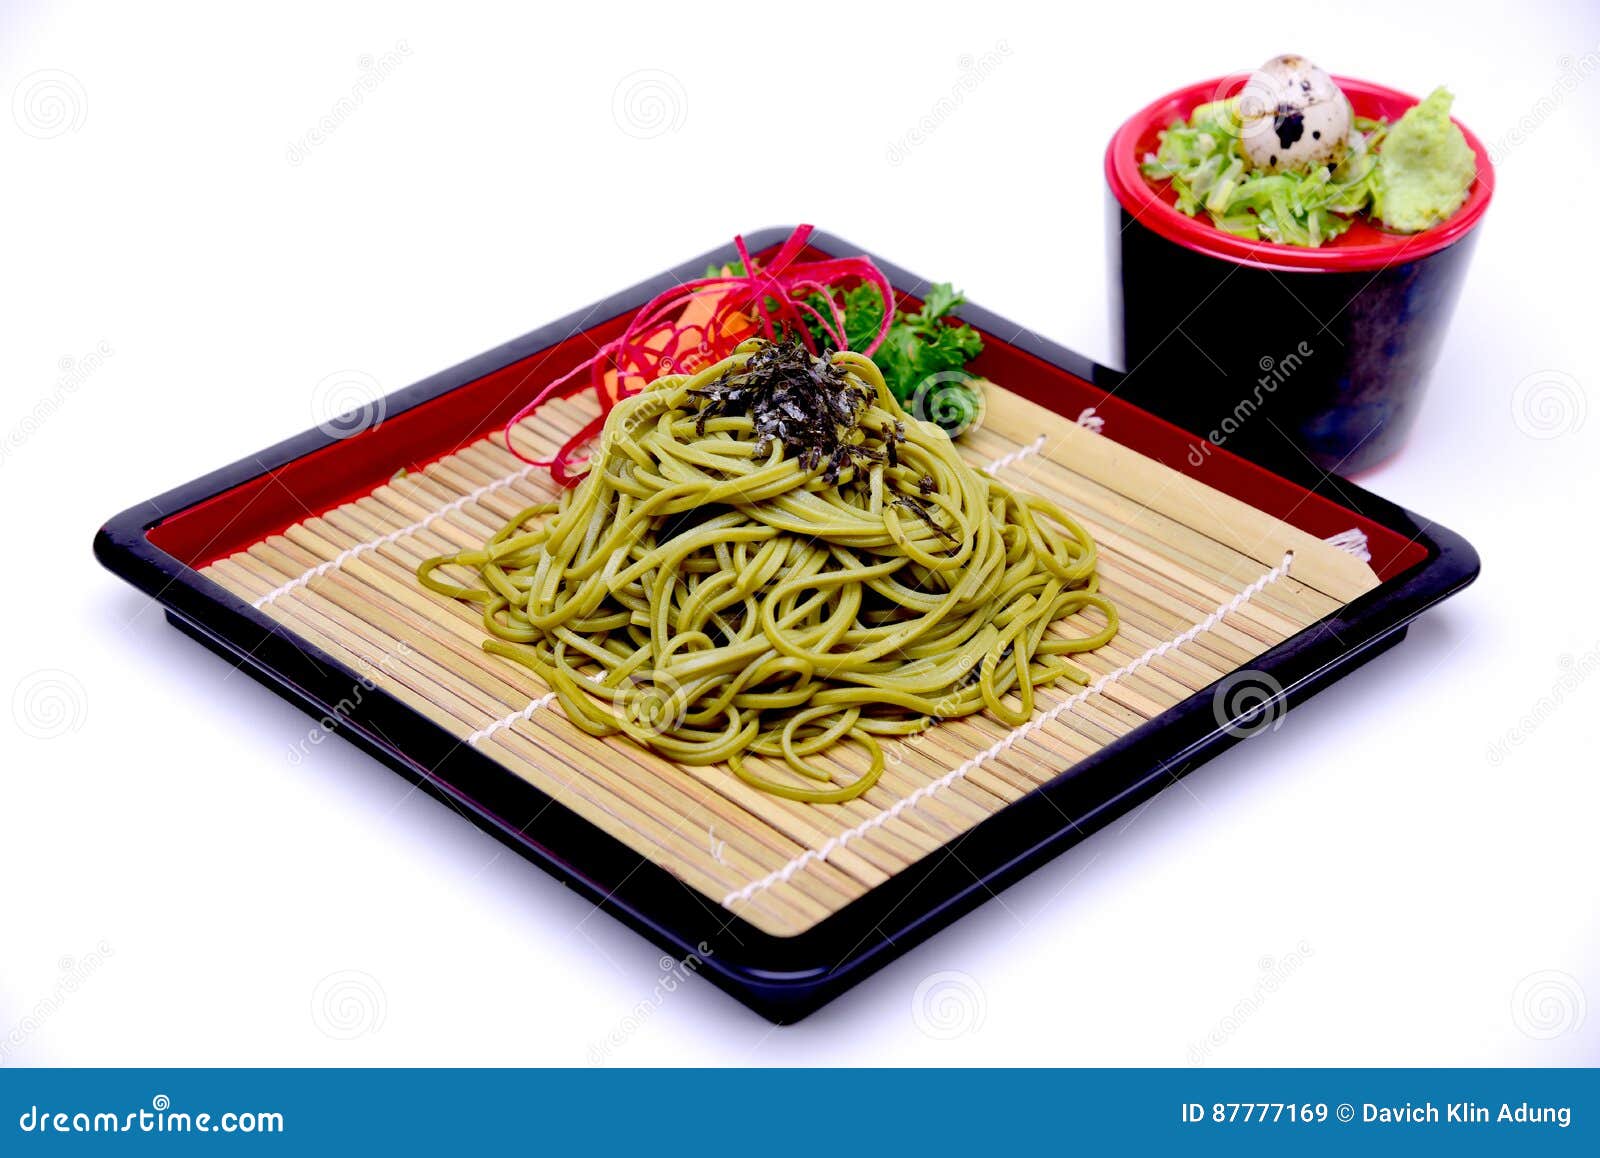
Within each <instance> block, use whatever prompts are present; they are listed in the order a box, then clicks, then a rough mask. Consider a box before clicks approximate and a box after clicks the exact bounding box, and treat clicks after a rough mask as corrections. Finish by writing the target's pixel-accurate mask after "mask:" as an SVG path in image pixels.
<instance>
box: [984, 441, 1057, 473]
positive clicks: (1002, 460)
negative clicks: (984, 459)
mask: <svg viewBox="0 0 1600 1158" xmlns="http://www.w3.org/2000/svg"><path fill="white" fill-rule="evenodd" d="M1042 449H1044V435H1042V434H1041V435H1040V436H1039V437H1038V438H1036V439H1034V440H1033V441H1032V442H1030V443H1028V445H1027V446H1019V447H1018V448H1017V449H1016V450H1013V451H1012V452H1011V453H1010V454H1002V455H1001V456H1000V457H999V458H997V459H995V460H994V461H993V462H991V463H990V464H989V465H988V466H986V467H984V468H983V469H984V470H986V471H988V472H989V473H990V474H997V473H998V472H1000V471H1003V470H1005V469H1006V467H1008V466H1011V465H1012V464H1014V463H1017V462H1021V461H1022V460H1023V459H1025V458H1027V457H1028V456H1029V455H1030V454H1038V453H1039V451H1041V450H1042Z"/></svg>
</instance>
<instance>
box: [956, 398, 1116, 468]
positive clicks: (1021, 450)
mask: <svg viewBox="0 0 1600 1158" xmlns="http://www.w3.org/2000/svg"><path fill="white" fill-rule="evenodd" d="M1077 423H1078V425H1079V426H1081V427H1083V428H1084V429H1085V430H1088V431H1090V432H1092V433H1094V434H1099V433H1100V432H1101V431H1103V430H1104V429H1105V427H1106V420H1105V419H1104V418H1101V417H1100V416H1099V415H1098V414H1096V413H1095V412H1094V407H1093V406H1085V407H1084V408H1083V411H1082V413H1080V414H1079V415H1078V419H1077ZM1043 449H1044V435H1042V434H1041V435H1040V436H1039V437H1038V438H1036V439H1034V440H1033V441H1032V442H1030V443H1028V445H1026V446H1019V447H1017V449H1016V450H1013V451H1012V452H1011V453H1010V454H1002V455H1001V456H1000V457H999V458H997V459H995V460H994V461H993V462H991V463H990V464H989V465H988V466H986V467H984V468H983V469H984V470H986V471H988V472H989V473H990V474H994V473H995V472H996V471H1002V470H1005V469H1006V467H1008V466H1015V465H1016V464H1017V463H1019V462H1021V461H1022V460H1023V459H1025V458H1027V457H1028V456H1029V455H1030V454H1038V453H1039V452H1040V451H1041V450H1043Z"/></svg>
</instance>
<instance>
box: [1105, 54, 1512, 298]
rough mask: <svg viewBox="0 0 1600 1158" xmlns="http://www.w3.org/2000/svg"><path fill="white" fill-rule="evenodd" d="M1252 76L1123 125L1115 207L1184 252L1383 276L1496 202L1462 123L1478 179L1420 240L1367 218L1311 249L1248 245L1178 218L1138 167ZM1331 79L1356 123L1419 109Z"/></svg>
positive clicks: (1112, 159)
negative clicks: (1163, 139) (1166, 134)
mask: <svg viewBox="0 0 1600 1158" xmlns="http://www.w3.org/2000/svg"><path fill="white" fill-rule="evenodd" d="M1249 75H1250V74H1249V73H1233V74H1231V75H1229V76H1223V77H1218V78H1216V79H1214V80H1208V81H1201V82H1200V83H1199V84H1192V85H1189V86H1188V87H1187V88H1181V89H1178V90H1177V91H1176V92H1170V93H1168V94H1167V95H1166V96H1164V97H1162V98H1160V99H1159V100H1157V101H1153V102H1152V103H1150V104H1149V105H1146V106H1145V107H1144V108H1143V109H1141V110H1139V112H1137V113H1135V114H1134V115H1133V116H1132V117H1130V118H1129V119H1128V120H1127V121H1125V122H1123V125H1122V127H1121V128H1120V129H1118V130H1117V132H1116V135H1115V136H1113V137H1112V138H1111V144H1110V146H1109V147H1108V148H1107V149H1106V181H1107V183H1109V184H1110V186H1111V192H1112V193H1113V195H1115V197H1116V199H1117V201H1118V202H1119V203H1120V204H1121V205H1122V207H1123V208H1124V209H1126V210H1127V211H1128V213H1129V215H1130V216H1132V217H1133V219H1134V220H1135V221H1137V222H1138V223H1139V224H1140V225H1143V226H1145V227H1146V228H1147V229H1150V230H1152V231H1153V232H1155V233H1157V234H1159V235H1160V236H1162V237H1165V238H1166V239H1167V240H1169V241H1174V242H1176V243H1177V244H1179V245H1181V246H1183V247H1184V248H1185V249H1192V250H1194V251H1195V252H1196V253H1203V254H1206V255H1208V256H1210V257H1220V258H1222V259H1224V260H1226V261H1233V262H1238V263H1239V264H1241V265H1250V266H1257V267H1259V268H1263V269H1283V270H1300V271H1304V270H1313V271H1315V270H1322V271H1327V272H1354V271H1359V270H1377V269H1383V268H1385V267H1387V266H1390V265H1393V264H1395V263H1396V262H1401V261H1415V260H1417V259H1418V258H1421V257H1427V256H1428V255H1429V254H1431V253H1437V252H1438V251H1439V250H1441V249H1444V248H1445V247H1447V246H1449V245H1451V244H1453V243H1455V242H1456V241H1459V240H1460V239H1461V238H1462V237H1464V236H1465V235H1466V234H1467V233H1469V232H1470V231H1471V230H1472V227H1473V226H1475V225H1477V223H1478V219H1479V218H1480V217H1482V216H1483V212H1484V210H1485V209H1487V208H1488V207H1489V199H1490V198H1491V197H1492V196H1493V195H1494V166H1493V164H1491V163H1490V161H1489V153H1488V150H1487V149H1485V148H1484V147H1483V142H1482V141H1480V140H1478V138H1477V137H1476V136H1474V135H1473V133H1472V130H1470V129H1468V128H1467V127H1466V126H1465V125H1463V124H1461V122H1460V121H1456V122H1455V124H1456V126H1457V127H1458V128H1460V129H1461V132H1462V133H1463V134H1464V135H1465V136H1466V138H1467V144H1469V145H1471V146H1472V151H1473V153H1474V154H1475V155H1476V157H1477V175H1476V176H1475V177H1474V178H1473V182H1472V186H1471V188H1470V189H1468V190H1467V200H1466V202H1465V203H1464V204H1462V206H1461V208H1460V209H1457V210H1456V211H1455V213H1454V214H1452V215H1451V217H1450V218H1449V220H1447V221H1444V222H1441V223H1440V224H1438V225H1435V226H1433V227H1432V228H1430V229H1424V230H1423V231H1422V232H1421V233H1390V232H1388V231H1386V230H1384V229H1383V228H1382V227H1381V226H1379V225H1376V224H1374V223H1373V222H1372V221H1370V220H1369V219H1367V218H1366V216H1365V215H1362V216H1360V217H1357V218H1356V219H1355V221H1354V223H1353V224H1352V225H1351V226H1350V228H1349V229H1348V230H1347V231H1345V232H1344V233H1342V234H1340V235H1339V236H1338V237H1336V238H1334V239H1333V240H1332V241H1328V242H1324V243H1323V244H1322V245H1321V246H1319V247H1316V248H1312V247H1309V246H1301V245H1279V244H1278V243H1276V242H1272V241H1250V240H1248V239H1247V238H1243V237H1235V236H1234V235H1233V234H1231V233H1226V232H1224V231H1223V230H1221V229H1218V228H1217V227H1216V226H1214V225H1212V224H1211V222H1210V220H1209V219H1208V218H1207V217H1206V216H1205V214H1204V213H1201V214H1198V215H1196V216H1194V217H1190V216H1188V215H1187V214H1185V213H1180V212H1179V211H1178V209H1177V206H1176V204H1175V203H1176V201H1177V195H1176V194H1175V193H1174V192H1172V190H1171V189H1170V188H1169V182H1167V181H1161V180H1156V179H1153V178H1150V177H1146V176H1145V175H1144V173H1143V172H1141V171H1140V168H1139V165H1140V162H1141V161H1142V160H1143V159H1144V156H1145V154H1147V153H1154V152H1155V151H1156V149H1157V148H1158V147H1159V146H1160V141H1159V140H1158V139H1157V134H1158V133H1160V132H1161V130H1162V129H1165V128H1167V127H1169V126H1170V125H1171V124H1172V123H1173V122H1175V121H1181V120H1186V119H1187V118H1188V116H1189V114H1190V113H1192V112H1193V111H1194V109H1195V108H1196V106H1198V105H1202V104H1205V103H1206V102H1208V101H1214V100H1221V99H1223V98H1224V97H1229V96H1233V95H1234V94H1235V93H1237V92H1238V91H1239V90H1240V89H1241V88H1243V87H1244V83H1245V81H1246V80H1247V79H1248V78H1249ZM1333 79H1334V83H1336V84H1337V85H1338V86H1339V87H1340V88H1341V89H1343V90H1344V94H1345V96H1347V97H1349V98H1350V104H1351V107H1352V108H1354V109H1355V112H1356V115H1357V116H1363V117H1372V118H1374V119H1377V118H1384V119H1387V120H1388V121H1389V122H1390V123H1391V124H1392V123H1393V122H1394V121H1397V120H1399V119H1400V117H1401V115H1402V114H1404V113H1405V111H1406V110H1407V109H1409V108H1410V107H1411V106H1412V105H1414V104H1416V103H1418V102H1417V98H1416V97H1413V96H1408V95H1407V94H1405V93H1403V92H1399V91H1397V90H1395V89H1392V88H1384V87H1383V86H1382V85H1376V84H1370V83H1368V82H1367V81H1364V80H1352V79H1351V78H1349V77H1344V76H1336V77H1334V78H1333ZM1452 119H1454V118H1452Z"/></svg>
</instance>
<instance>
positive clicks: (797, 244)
mask: <svg viewBox="0 0 1600 1158" xmlns="http://www.w3.org/2000/svg"><path fill="white" fill-rule="evenodd" d="M810 236H811V226H809V225H801V226H798V227H797V228H796V229H795V231H794V232H793V233H791V234H790V235H789V237H788V239H787V240H786V241H785V242H784V243H783V244H782V245H781V246H779V247H778V251H777V253H775V254H773V256H772V260H771V261H769V262H767V263H766V264H765V265H763V266H760V267H757V265H756V264H755V262H754V261H753V260H752V259H751V257H750V252H749V250H748V249H747V248H746V247H745V243H744V238H743V237H735V238H734V239H733V244H734V246H735V248H737V249H738V251H739V260H740V261H741V262H742V263H743V265H744V272H743V273H742V274H738V275H729V276H726V277H724V276H720V275H719V276H715V277H702V278H695V279H693V280H692V281H687V282H684V283H683V284H681V285H678V286H674V287H673V288H672V289H670V290H666V291H665V292H663V293H660V294H657V295H656V296H655V297H654V298H652V299H651V300H650V301H649V302H648V303H647V304H646V305H645V307H644V308H643V309H641V310H640V311H639V312H638V313H637V314H635V315H634V317H633V320H632V321H630V322H629V323H628V328H627V329H626V330H624V331H623V333H622V336H621V337H619V338H617V339H615V340H614V341H611V342H607V343H606V344H605V345H604V346H602V347H600V349H599V350H598V351H596V352H595V355H594V357H592V358H590V359H588V360H587V361H585V362H581V363H579V364H578V365H577V366H574V367H573V368H572V369H571V370H569V371H568V372H567V373H565V374H563V375H562V376H561V377H559V378H557V379H556V380H555V381H554V382H551V383H550V384H549V385H548V386H546V387H545V388H544V389H543V390H541V391H539V393H538V394H537V395H536V396H535V397H534V399H533V401H531V402H529V403H528V404H527V405H526V406H524V407H523V408H522V409H521V410H519V411H517V413H516V415H515V416H514V417H513V418H512V419H511V421H510V422H508V423H506V445H507V446H510V447H511V452H512V453H513V454H516V455H517V457H518V458H521V459H523V461H524V462H531V463H533V464H534V465H536V466H545V467H549V468H550V476H551V477H552V478H553V479H555V481H556V482H557V483H558V484H560V485H561V486H564V487H572V486H576V485H577V484H578V482H579V481H580V480H581V479H582V478H583V472H582V471H581V470H580V471H578V472H577V473H574V472H573V470H572V469H571V468H572V464H573V456H574V455H575V454H576V453H577V452H579V451H581V450H582V449H583V448H584V447H585V446H586V445H587V444H588V443H589V442H590V441H591V440H592V439H593V438H594V437H595V435H597V434H599V433H600V430H601V428H602V427H603V426H604V425H605V420H606V415H607V414H609V413H610V411H611V408H612V407H613V406H615V405H616V404H617V402H618V401H619V400H620V399H623V398H626V397H628V396H629V395H630V394H637V393H638V392H639V391H640V390H642V389H644V387H645V386H646V385H648V384H649V383H651V382H653V381H655V380H656V379H657V378H659V377H661V376H662V375H663V374H692V373H694V372H695V371H697V370H701V369H703V368H705V367H706V366H710V365H713V364H714V363H717V362H720V361H722V359H724V358H726V357H727V356H728V355H729V354H731V353H732V352H733V350H734V347H736V346H737V345H739V343H740V342H743V341H745V340H746V339H747V338H751V337H754V336H756V335H757V334H759V335H760V336H761V337H763V338H767V339H771V338H773V337H774V336H776V335H777V333H778V331H779V330H782V331H783V333H785V334H788V335H794V336H796V337H798V338H799V339H800V340H801V341H802V342H804V343H805V346H806V349H808V350H810V351H811V352H812V353H813V354H814V353H816V352H817V347H816V342H815V341H814V340H813V338H812V336H811V331H810V329H809V327H808V326H807V325H806V322H807V321H808V320H810V321H813V322H815V323H816V324H817V325H818V327H819V328H820V329H821V330H822V332H823V333H824V334H826V335H827V338H828V342H829V343H830V344H831V345H832V346H833V347H834V348H835V349H839V350H844V349H848V348H849V343H848V341H847V340H846V337H845V325H844V320H845V319H844V311H843V310H842V309H841V308H840V306H839V303H838V301H837V300H836V296H835V295H836V292H837V290H836V288H834V287H837V285H838V283H840V282H842V281H846V280H848V279H856V280H859V281H863V282H870V283H871V284H873V285H875V286H876V287H877V289H878V292H879V293H880V294H882V295H883V302H884V310H883V321H882V322H881V324H880V325H879V327H878V333H877V336H876V337H874V338H873V340H872V341H871V342H870V343H869V344H868V346H867V348H866V349H865V350H864V351H862V352H863V353H865V354H869V355H870V354H871V353H872V352H873V351H874V350H876V349H877V348H878V347H879V346H880V345H881V344H882V343H883V338H884V335H885V334H887V333H888V332H889V326H890V325H891V324H892V323H893V321H894V289H893V287H891V286H890V285H889V279H888V278H886V277H884V276H883V273H882V271H881V270H879V269H878V267H877V266H876V265H874V264H873V263H872V259H871V258H868V257H864V256H863V257H845V258H827V259H824V260H821V261H801V260H800V255H801V253H803V252H804V251H805V247H806V240H807V239H808V238H809V237H810ZM810 296H819V297H821V298H822V299H823V301H825V302H826V303H827V306H828V313H827V314H823V313H822V311H820V310H819V309H817V307H816V306H815V305H814V304H813V303H812V302H810V301H807V300H806V298H807V297H810ZM698 301H705V302H706V303H707V304H708V305H709V307H710V310H709V313H707V312H705V311H704V310H695V311H694V313H695V314H697V315H698V316H697V317H695V318H693V320H690V313H691V307H693V306H695V305H696V304H697V302H698ZM584 371H588V381H587V382H583V381H575V380H576V379H578V378H579V376H580V375H582V374H583V373H584ZM608 375H609V377H608ZM586 385H587V386H589V387H591V388H592V389H593V390H594V392H595V396H596V397H597V398H599V400H600V414H599V416H598V417H596V418H594V419H593V420H591V421H590V422H589V423H587V424H586V425H585V426H584V427H583V429H582V430H580V431H578V433H577V434H575V435H573V436H572V437H571V438H570V439H568V440H567V441H566V443H565V444H563V445H562V447H561V449H560V450H558V451H556V453H555V456H554V457H553V458H550V459H531V458H528V457H527V456H525V455H522V454H520V453H518V452H517V449H516V447H515V446H512V443H511V428H512V427H514V426H515V425H516V424H517V423H519V422H521V421H522V420H523V419H524V418H527V417H528V416H529V415H530V414H533V413H535V412H536V411H537V410H538V409H539V407H541V406H543V405H544V404H545V403H546V402H548V401H550V399H552V398H568V397H571V396H572V395H574V394H577V393H578V392H580V391H581V390H583V389H584V387H585V386H586Z"/></svg>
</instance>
